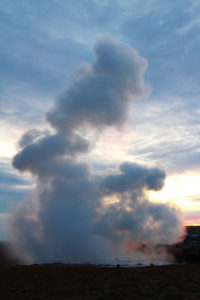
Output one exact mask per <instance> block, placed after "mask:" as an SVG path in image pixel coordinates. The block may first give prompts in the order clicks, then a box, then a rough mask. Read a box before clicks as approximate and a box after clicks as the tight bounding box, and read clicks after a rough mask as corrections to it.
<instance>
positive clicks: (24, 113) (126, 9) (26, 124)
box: [0, 0, 200, 240]
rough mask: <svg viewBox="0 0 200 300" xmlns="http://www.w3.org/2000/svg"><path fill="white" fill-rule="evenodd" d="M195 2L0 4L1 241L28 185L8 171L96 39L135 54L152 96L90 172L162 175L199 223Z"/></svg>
mask: <svg viewBox="0 0 200 300" xmlns="http://www.w3.org/2000/svg"><path fill="white" fill-rule="evenodd" d="M199 16H200V4H199V1H195V0H193V1H186V0H184V1H183V0H181V1H180V0H177V1H161V0H148V1H145V0H125V1H124V0H123V1H122V0H115V1H114V0H110V1H108V0H102V1H97V0H81V1H80V0H68V1H64V0H56V1H54V0H48V1H47V0H44V1H39V0H34V1H32V0H29V1H25V0H21V1H11V0H2V1H1V3H0V34H1V39H0V44H1V45H0V64H1V68H0V70H1V72H0V77H1V80H0V89H1V93H0V166H1V168H0V239H1V240H2V239H6V237H7V235H6V230H7V225H6V224H7V220H9V216H10V214H11V213H12V209H13V208H14V207H15V205H16V204H18V203H20V202H21V201H22V200H23V199H24V198H25V197H26V196H27V195H28V194H29V193H30V191H32V190H33V188H34V184H35V182H34V178H33V177H31V175H30V174H29V173H28V172H27V173H19V172H18V171H17V170H15V169H14V168H13V167H12V159H13V156H14V155H15V154H16V153H17V152H18V141H19V139H20V137H21V136H22V135H23V133H24V132H25V131H26V130H29V129H32V128H35V129H40V130H41V129H44V130H45V129H48V128H49V125H48V124H47V123H46V121H45V113H46V112H47V111H49V109H50V108H51V107H52V105H53V102H54V100H55V99H56V98H58V96H59V95H60V94H61V93H62V92H63V91H64V90H66V89H67V87H68V85H69V82H70V79H71V78H72V77H73V76H75V75H76V74H75V71H76V69H77V68H78V67H79V66H80V65H82V64H84V62H86V63H89V64H90V63H91V62H92V61H93V47H94V44H95V42H96V41H97V39H99V38H100V37H102V36H109V37H113V38H115V39H117V40H119V41H121V42H122V43H126V44H129V45H130V46H131V47H132V48H134V49H136V50H137V51H138V53H139V55H140V56H142V57H144V58H145V59H146V61H147V63H148V66H147V69H146V71H145V74H144V77H145V80H146V82H148V84H149V85H150V87H151V92H149V95H148V96H146V97H143V98H142V99H138V100H136V101H135V102H134V103H133V104H132V106H131V109H130V111H129V118H128V119H127V122H126V124H125V125H124V126H123V127H122V128H120V129H119V130H117V129H113V128H110V129H109V128H108V130H106V131H105V132H104V134H103V135H102V136H101V137H100V139H99V140H98V141H97V144H96V147H95V148H94V149H93V150H92V152H91V153H90V155H89V156H88V157H85V159H86V160H87V161H89V162H90V163H91V164H92V166H93V169H94V172H100V171H103V170H104V169H106V168H112V167H114V166H115V165H119V164H120V163H121V162H122V161H130V162H137V163H141V164H146V165H149V166H155V165H158V166H162V168H164V169H165V170H166V173H167V178H166V180H165V186H164V188H163V189H162V190H161V191H159V192H151V197H152V199H156V200H159V201H163V202H165V201H168V200H169V201H174V202H175V203H176V204H177V205H179V206H180V208H181V209H182V211H183V214H184V220H185V224H199V223H200V184H199V175H200V135H199V130H200V121H199V120H200V118H199V117H200V104H199V94H200V86H199V78H200V65H199V50H200V36H199V31H200V17H199Z"/></svg>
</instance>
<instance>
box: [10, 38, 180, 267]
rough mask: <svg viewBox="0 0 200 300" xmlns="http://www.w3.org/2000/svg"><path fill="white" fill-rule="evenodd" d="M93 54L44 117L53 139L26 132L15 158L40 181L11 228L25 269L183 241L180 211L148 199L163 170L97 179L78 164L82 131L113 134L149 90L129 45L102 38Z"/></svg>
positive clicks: (86, 145)
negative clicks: (132, 244) (137, 245)
mask: <svg viewBox="0 0 200 300" xmlns="http://www.w3.org/2000/svg"><path fill="white" fill-rule="evenodd" d="M94 55H95V59H94V63H93V64H92V65H89V64H84V65H82V66H81V67H80V68H79V69H78V71H77V72H76V76H74V79H73V80H72V82H71V85H70V86H69V88H68V89H67V91H66V92H65V93H63V94H62V95H61V97H60V98H59V99H58V100H57V101H56V103H55V105H54V107H53V108H52V109H51V111H49V112H48V113H47V121H48V122H49V123H50V125H51V126H52V127H53V129H54V133H53V134H52V133H49V132H42V131H41V132H39V131H36V130H31V131H29V132H26V133H25V135H24V136H23V137H22V138H21V140H20V143H19V145H20V147H21V150H20V151H19V153H18V154H17V155H16V156H15V157H14V159H13V166H14V167H15V168H17V169H18V170H19V171H29V172H31V173H32V174H33V175H34V176H35V179H36V182H37V185H36V189H35V192H34V193H33V194H32V195H30V196H29V198H28V199H26V200H25V201H24V203H23V204H21V205H20V206H19V207H18V208H17V209H16V211H15V213H14V217H13V220H12V229H11V236H12V241H13V244H14V246H15V250H16V252H17V253H18V254H21V255H22V256H23V257H24V258H25V259H26V260H27V261H30V262H45V261H46V262H48V261H55V260H58V259H62V260H63V261H70V260H76V259H77V260H79V261H83V260H91V259H98V258H103V257H106V258H113V257H115V256H120V255H125V254H126V252H127V249H126V246H125V245H126V243H127V241H131V242H138V241H139V242H145V243H149V244H151V245H154V244H156V243H170V242H174V241H175V239H176V237H177V235H179V234H180V228H181V218H180V212H179V210H178V209H177V208H176V207H175V206H172V205H166V204H161V203H152V202H150V201H149V200H148V191H149V190H155V191H157V190H160V189H161V188H162V187H163V184H164V179H165V176H166V174H165V172H164V170H162V169H159V168H157V167H155V168H148V167H145V166H140V165H138V164H134V163H130V162H126V163H123V164H121V165H120V166H119V167H118V168H116V169H115V170H113V172H112V173H110V174H108V173H104V174H102V175H95V174H93V173H92V172H91V171H90V165H89V164H86V163H83V162H81V154H82V153H87V152H89V151H90V148H91V142H90V140H88V139H87V138H86V136H87V135H84V134H83V132H85V131H86V130H90V129H91V128H92V129H93V130H94V129H95V131H96V132H97V133H98V135H100V134H102V132H103V130H104V129H105V128H106V127H107V126H114V127H116V128H118V127H119V126H121V125H122V124H123V123H124V121H125V120H126V118H127V114H128V110H129V108H130V105H131V103H132V101H133V100H134V99H137V98H141V97H144V96H146V95H147V94H148V93H149V90H150V87H149V85H148V84H146V83H145V82H144V79H143V74H144V71H145V69H146V67H147V62H146V60H145V59H144V58H142V57H140V56H139V54H138V53H137V51H135V50H134V49H132V48H131V47H130V46H128V45H126V44H121V43H119V42H118V41H116V40H114V39H112V38H101V39H99V40H98V41H97V43H96V45H95V49H94ZM113 198H115V199H116V201H115V202H113V201H110V200H112V199H113ZM109 201H110V202H109ZM109 203H110V204H109Z"/></svg>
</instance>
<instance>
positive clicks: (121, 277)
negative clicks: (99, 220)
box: [0, 265, 200, 300]
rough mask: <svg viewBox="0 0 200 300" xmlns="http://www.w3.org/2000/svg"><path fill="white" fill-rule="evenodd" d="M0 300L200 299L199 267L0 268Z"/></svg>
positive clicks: (44, 266) (51, 266)
mask: <svg viewBox="0 0 200 300" xmlns="http://www.w3.org/2000/svg"><path fill="white" fill-rule="evenodd" d="M0 299H1V300H9V299H16V300H17V299H27V300H29V299H30V300H31V299H38V300H39V299H41V300H44V299H46V300H47V299H49V300H52V299H54V300H62V299H167V300H171V299H172V300H174V299H182V300H183V299H200V265H171V266H159V267H158V266H150V267H139V268H122V267H121V268H117V267H114V268H108V267H93V266H65V265H33V266H4V267H3V266H2V267H0Z"/></svg>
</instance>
